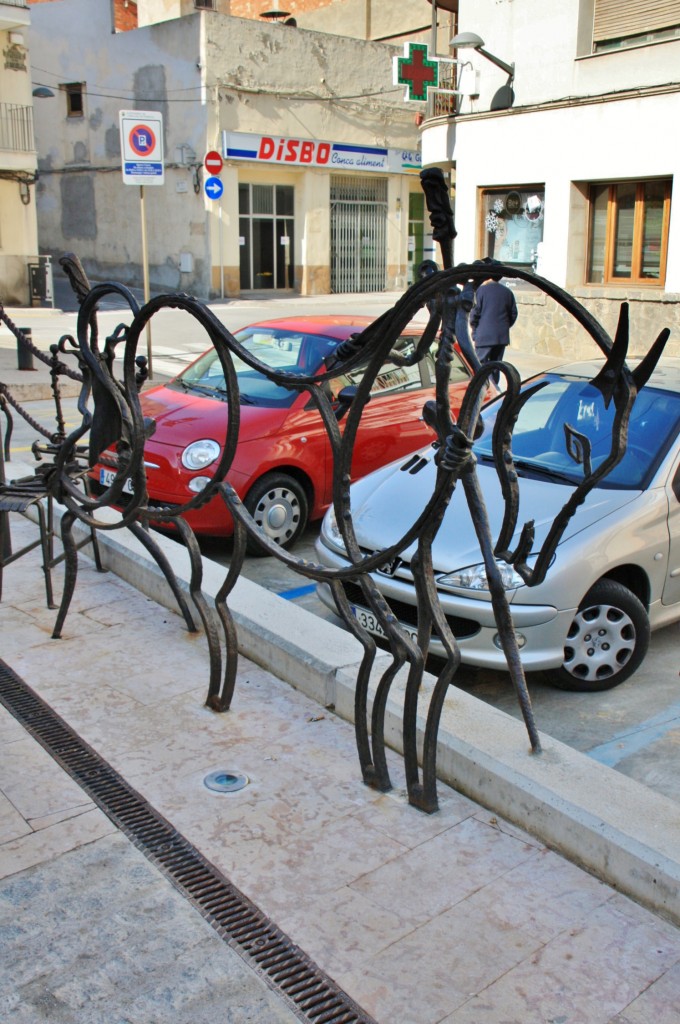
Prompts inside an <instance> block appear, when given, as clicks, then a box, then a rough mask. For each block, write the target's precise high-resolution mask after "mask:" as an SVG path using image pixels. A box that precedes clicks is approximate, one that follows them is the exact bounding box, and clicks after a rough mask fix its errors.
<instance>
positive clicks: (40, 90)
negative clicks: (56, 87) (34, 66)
mask: <svg viewBox="0 0 680 1024" xmlns="http://www.w3.org/2000/svg"><path fill="white" fill-rule="evenodd" d="M33 95H34V96H36V97H37V98H38V99H39V100H47V99H50V97H54V93H53V92H52V90H51V89H48V88H47V86H46V85H37V86H36V87H35V89H34V90H33Z"/></svg>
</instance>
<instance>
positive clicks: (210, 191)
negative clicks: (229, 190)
mask: <svg viewBox="0 0 680 1024" xmlns="http://www.w3.org/2000/svg"><path fill="white" fill-rule="evenodd" d="M203 187H204V188H205V194H206V195H207V197H208V199H219V198H220V196H221V195H222V193H223V192H224V185H223V184H222V181H221V180H220V178H215V177H212V178H207V179H206V182H205V185H204V186H203Z"/></svg>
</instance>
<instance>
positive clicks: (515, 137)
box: [422, 0, 680, 356]
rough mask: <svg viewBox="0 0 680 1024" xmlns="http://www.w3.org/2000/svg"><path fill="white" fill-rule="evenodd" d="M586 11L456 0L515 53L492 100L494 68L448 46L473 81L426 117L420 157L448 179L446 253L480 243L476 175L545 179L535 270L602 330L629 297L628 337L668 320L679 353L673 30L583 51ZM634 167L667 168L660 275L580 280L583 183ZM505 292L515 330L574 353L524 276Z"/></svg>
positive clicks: (643, 170) (469, 19) (640, 175)
mask: <svg viewBox="0 0 680 1024" xmlns="http://www.w3.org/2000/svg"><path fill="white" fill-rule="evenodd" d="M592 15H593V0H461V2H460V16H459V31H460V32H475V33H477V34H478V35H479V36H481V37H482V39H483V40H484V46H485V49H486V50H487V51H488V52H490V53H492V54H493V55H494V56H496V57H499V58H500V59H501V60H503V61H505V62H507V63H514V64H515V76H514V82H513V89H514V94H515V98H514V104H513V106H512V108H511V109H509V110H504V111H499V112H491V111H490V106H491V102H492V98H493V96H494V94H495V92H496V90H497V89H498V88H499V87H500V86H502V85H504V84H505V83H506V81H507V76H506V74H505V73H504V72H503V71H502V69H499V68H498V67H496V66H495V65H494V64H493V63H492V62H491V61H489V60H488V59H486V58H485V57H484V56H482V55H481V54H479V53H478V52H476V51H474V50H471V49H459V50H458V53H457V56H458V58H459V59H462V60H469V61H470V63H471V65H472V68H473V69H474V70H475V71H477V72H478V74H479V87H478V95H477V96H469V95H468V96H464V97H463V98H462V100H461V103H460V110H459V113H458V116H456V117H455V118H450V119H448V120H447V119H446V118H441V119H439V120H437V121H431V122H428V121H426V122H425V123H424V125H423V128H422V133H423V142H422V151H423V165H424V166H430V165H438V166H440V167H444V168H449V169H450V170H451V175H452V179H453V180H455V186H456V207H455V220H456V228H457V230H458V236H457V238H456V241H455V249H454V258H455V261H456V262H461V261H467V260H472V259H476V258H478V257H480V256H482V255H484V254H485V251H486V250H485V248H484V246H485V243H486V236H485V233H484V237H483V228H484V225H483V221H482V203H481V191H482V190H483V189H485V188H493V187H498V188H519V187H521V186H522V185H527V186H529V185H536V186H544V188H545V216H544V221H543V244H542V246H541V247H540V250H541V252H540V258H539V262H538V266H537V271H538V273H540V274H542V275H543V276H545V277H547V278H549V279H550V280H552V281H553V282H555V283H556V284H558V285H560V286H562V287H566V288H567V289H568V290H569V291H571V292H572V293H573V294H575V295H576V296H577V297H578V298H579V299H580V301H581V302H583V304H584V305H585V306H586V307H587V308H588V309H590V310H591V312H593V313H594V314H595V315H596V316H597V317H598V319H600V321H601V322H602V323H603V325H604V326H605V328H606V329H607V330H609V331H610V332H613V331H614V329H615V327H616V320H617V318H618V312H619V308H620V304H621V302H622V301H624V300H627V301H628V302H629V304H630V310H631V322H632V324H633V329H632V332H631V337H635V338H636V339H637V344H638V345H642V346H643V347H644V345H645V344H647V343H649V341H651V340H652V339H653V337H654V336H655V334H656V333H658V331H659V330H660V329H661V328H662V327H664V326H669V327H670V328H671V331H672V335H671V342H670V345H669V351H670V352H671V353H672V354H674V355H678V354H680V215H679V214H678V204H679V203H680V147H678V145H677V141H676V138H675V134H676V133H675V131H674V125H675V124H677V123H678V120H679V119H680V39H670V40H665V41H657V42H655V43H651V44H647V45H644V46H640V45H638V46H632V47H630V48H624V49H618V50H614V51H611V52H606V53H597V54H593V53H592V52H591V50H592ZM468 80H469V79H468ZM646 178H671V179H672V180H673V195H672V199H671V219H670V231H669V239H668V260H667V266H666V278H665V284H664V287H663V288H659V287H658V286H654V285H653V284H650V285H634V286H631V285H630V284H626V283H623V282H622V283H612V284H609V285H605V286H603V285H592V284H587V283H586V260H587V247H588V237H587V236H588V216H589V210H588V185H589V184H590V183H593V182H597V181H603V182H607V181H616V180H626V179H627V180H633V181H635V180H642V179H646ZM517 294H518V300H519V301H520V304H521V310H520V318H519V320H518V324H517V326H516V328H515V330H514V331H513V343H515V344H519V345H520V346H521V347H531V348H532V349H534V350H537V351H546V352H550V353H551V354H555V355H566V356H571V355H581V354H586V351H581V350H580V348H579V342H578V341H577V340H576V339H575V336H573V335H572V334H570V333H569V331H568V329H567V328H566V327H565V325H564V322H563V321H564V318H563V317H560V316H557V315H555V314H554V312H552V311H551V310H550V308H549V304H546V302H545V300H544V299H537V298H536V296H535V295H532V294H531V289H528V288H526V287H518V289H517Z"/></svg>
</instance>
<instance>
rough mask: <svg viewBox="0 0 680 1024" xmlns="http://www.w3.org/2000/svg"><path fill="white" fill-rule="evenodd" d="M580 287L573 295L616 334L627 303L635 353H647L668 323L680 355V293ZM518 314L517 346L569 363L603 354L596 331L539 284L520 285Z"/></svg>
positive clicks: (671, 348)
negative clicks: (615, 291) (614, 294)
mask: <svg viewBox="0 0 680 1024" xmlns="http://www.w3.org/2000/svg"><path fill="white" fill-rule="evenodd" d="M608 292H609V294H607V295H605V294H604V291H603V290H602V291H597V290H593V289H587V290H586V289H580V290H579V289H576V290H575V291H574V292H573V293H572V294H573V295H574V297H575V298H576V299H578V301H579V302H580V303H581V304H582V305H583V306H584V307H585V308H586V309H587V310H588V312H589V313H591V314H592V315H593V316H594V317H595V318H596V320H598V321H599V323H600V324H601V325H602V327H603V328H604V329H605V330H606V331H607V332H608V333H609V335H610V336H611V337H613V336H614V334H615V332H616V326H617V323H618V318H619V311H620V308H621V303H622V302H624V301H627V302H628V304H629V313H630V344H629V354H630V356H631V357H632V358H635V359H638V358H641V357H642V356H643V355H644V354H645V352H646V351H647V350H648V349H649V347H650V346H651V345H652V343H653V342H654V341H655V340H656V337H657V335H658V334H659V332H660V331H661V330H663V328H664V327H668V328H669V329H670V331H671V336H670V339H669V341H668V344H667V346H666V355H668V356H675V357H680V295H677V294H670V293H665V294H663V295H658V294H651V293H650V292H642V291H637V292H628V293H626V292H623V291H622V293H621V297H620V298H618V297H616V298H615V297H612V296H611V290H610V289H608ZM515 297H516V299H517V308H518V313H519V315H518V317H517V322H516V324H515V326H514V327H513V329H512V347H516V348H517V349H519V350H521V351H524V352H532V353H535V354H536V355H546V356H556V357H558V358H559V359H562V358H563V359H564V360H565V362H568V361H571V360H574V359H587V358H589V357H591V356H597V355H598V353H599V350H598V348H597V346H596V345H595V342H594V341H593V340H592V339H591V337H590V335H589V334H588V333H587V332H586V331H585V330H584V328H583V327H581V326H580V325H579V324H578V323H576V321H575V320H574V319H573V318H572V317H570V316H569V315H568V313H566V311H565V310H563V309H562V307H561V306H558V305H557V303H556V302H554V300H553V299H551V298H549V297H548V296H546V295H544V294H543V293H542V292H539V291H537V290H535V289H533V288H531V289H523V288H517V289H515Z"/></svg>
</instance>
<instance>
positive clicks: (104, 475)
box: [99, 469, 133, 494]
mask: <svg viewBox="0 0 680 1024" xmlns="http://www.w3.org/2000/svg"><path fill="white" fill-rule="evenodd" d="M115 479H116V474H115V473H114V471H113V470H112V469H100V470H99V483H100V484H101V485H102V487H110V486H111V484H112V483H113V481H114V480H115ZM132 493H133V490H132V479H131V478H130V477H128V479H127V480H126V481H125V483H124V484H123V494H132Z"/></svg>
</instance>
